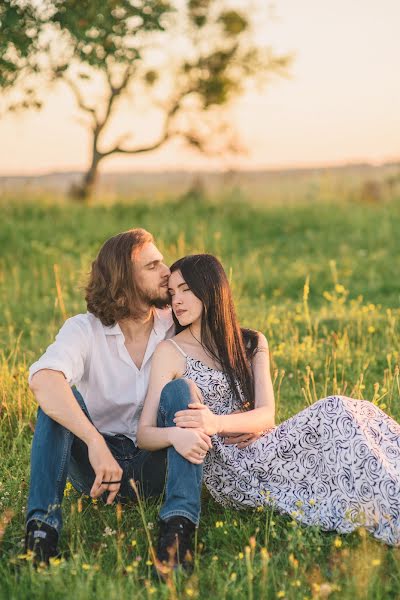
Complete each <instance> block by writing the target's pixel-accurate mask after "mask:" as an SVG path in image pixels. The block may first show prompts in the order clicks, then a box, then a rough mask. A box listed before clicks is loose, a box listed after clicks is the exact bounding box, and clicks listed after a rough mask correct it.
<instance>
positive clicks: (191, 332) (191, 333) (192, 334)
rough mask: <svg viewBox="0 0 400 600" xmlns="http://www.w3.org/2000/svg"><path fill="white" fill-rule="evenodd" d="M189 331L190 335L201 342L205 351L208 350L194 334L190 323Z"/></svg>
mask: <svg viewBox="0 0 400 600" xmlns="http://www.w3.org/2000/svg"><path fill="white" fill-rule="evenodd" d="M189 331H190V335H191V336H192V338H194V339H195V340H196V342H197V343H198V344H200V346H201V347H202V348H203V350H204V351H206V349H205V348H204V346H203V344H202V343H201V341H200V340H198V339H197V337H196V336H195V335H194V333H193V331H192V328H191V326H190V325H189Z"/></svg>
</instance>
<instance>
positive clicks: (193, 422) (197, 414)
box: [174, 403, 220, 436]
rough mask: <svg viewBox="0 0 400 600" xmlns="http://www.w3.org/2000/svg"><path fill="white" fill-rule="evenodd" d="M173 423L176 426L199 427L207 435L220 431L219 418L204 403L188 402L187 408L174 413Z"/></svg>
mask: <svg viewBox="0 0 400 600" xmlns="http://www.w3.org/2000/svg"><path fill="white" fill-rule="evenodd" d="M174 423H175V425H176V426H177V427H182V428H195V429H201V430H202V431H204V433H206V434H207V435H208V436H209V435H214V434H215V433H218V432H219V431H220V418H219V416H218V415H215V414H214V413H213V412H211V410H210V409H209V408H208V406H205V405H204V404H198V403H193V404H188V410H179V411H178V412H176V413H175V419H174Z"/></svg>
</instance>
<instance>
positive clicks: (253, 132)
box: [0, 0, 400, 174]
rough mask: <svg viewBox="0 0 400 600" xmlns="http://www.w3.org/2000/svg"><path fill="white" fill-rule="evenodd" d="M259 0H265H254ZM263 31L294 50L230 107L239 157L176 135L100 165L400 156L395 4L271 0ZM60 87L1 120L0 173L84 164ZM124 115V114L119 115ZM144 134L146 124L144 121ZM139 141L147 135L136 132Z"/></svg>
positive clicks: (78, 132)
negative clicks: (198, 147) (201, 151)
mask: <svg viewBox="0 0 400 600" xmlns="http://www.w3.org/2000/svg"><path fill="white" fill-rule="evenodd" d="M260 1H264V0H260ZM275 14H276V16H275V17H274V18H273V19H272V20H271V21H270V22H269V25H268V31H266V32H264V33H263V35H265V36H267V39H268V41H270V43H271V45H272V46H273V48H274V49H275V50H278V51H280V52H293V53H295V55H296V56H295V60H294V63H293V65H292V67H291V77H290V79H276V80H274V81H271V83H270V84H269V86H268V87H267V88H266V90H265V92H263V93H262V94H256V93H255V92H252V93H251V94H248V95H246V96H245V97H242V98H241V99H240V100H238V101H236V102H235V105H234V106H233V107H232V108H231V109H230V111H231V115H232V122H233V124H234V126H235V127H236V129H237V131H239V133H240V136H241V139H242V142H243V143H244V145H245V146H246V147H247V148H248V153H247V155H245V156H237V157H231V156H225V157H219V158H208V159H207V158H204V157H202V156H199V155H197V154H196V153H195V152H194V151H192V150H187V149H185V148H183V147H182V146H181V145H180V144H178V143H171V144H169V145H168V146H165V147H164V148H163V149H161V150H159V151H157V152H153V153H152V154H148V155H141V156H137V157H135V156H131V157H125V156H124V157H121V156H119V157H118V156H115V157H112V158H110V159H109V160H107V161H105V162H104V163H103V164H102V167H101V168H102V170H103V171H130V170H135V169H138V170H144V169H145V170H148V169H157V170H159V169H171V168H178V169H181V168H186V169H192V168H207V169H221V168H222V169H225V168H246V169H247V168H250V169H252V168H276V167H292V166H309V165H314V164H318V165H326V164H340V163H344V162H359V161H367V162H373V163H380V162H383V161H386V160H399V159H400V76H399V72H400V66H399V65H400V35H399V25H400V2H399V1H398V0H382V2H377V1H376V0H350V1H349V0H303V2H298V1H295V0H277V1H276V2H275ZM76 116H77V112H76V110H75V109H74V103H73V99H72V98H71V96H70V95H69V93H68V92H67V91H66V90H61V89H60V90H59V91H58V92H57V93H53V94H51V95H48V97H47V103H46V106H45V108H44V109H43V110H42V111H41V112H38V113H34V112H26V113H23V114H20V115H18V117H16V116H8V117H6V118H3V119H2V120H1V121H0V140H1V144H0V173H1V174H35V173H47V172H49V171H67V170H81V169H84V168H85V166H86V164H87V160H88V158H87V157H88V151H87V148H88V136H87V134H86V132H85V130H84V129H83V128H82V127H81V126H80V125H79V124H78V122H77V119H76ZM119 119H121V122H124V123H126V122H129V119H130V115H129V113H127V112H126V113H121V114H120V116H119ZM143 123H144V124H143V126H142V127H143V130H142V132H141V135H143V134H145V133H146V131H147V132H148V131H150V130H151V129H149V127H150V128H151V124H149V123H146V120H145V119H143ZM137 139H138V142H141V141H143V138H140V135H139V134H138V138H137Z"/></svg>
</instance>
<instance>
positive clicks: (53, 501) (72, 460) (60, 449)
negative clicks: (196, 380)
mask: <svg viewBox="0 0 400 600" xmlns="http://www.w3.org/2000/svg"><path fill="white" fill-rule="evenodd" d="M73 392H74V395H75V398H76V400H77V402H78V403H79V405H80V406H81V408H82V410H83V411H84V413H85V414H86V416H87V417H88V419H89V420H91V419H90V415H89V413H88V411H87V408H86V406H85V403H84V400H83V398H82V396H81V395H80V394H79V392H78V391H77V390H73ZM190 400H191V398H190V391H189V387H188V385H187V383H186V382H185V381H184V380H183V379H177V380H175V381H171V382H170V383H168V384H167V385H166V386H165V387H164V389H163V391H162V393H161V398H160V406H159V411H158V417H157V425H158V426H159V427H174V426H175V423H174V422H173V418H174V416H175V413H176V412H177V411H178V410H183V409H185V408H187V405H188V404H189V402H190ZM110 410H112V407H110ZM102 435H103V437H104V439H105V441H106V443H107V445H108V447H109V449H110V451H111V452H112V454H113V456H114V458H115V459H116V460H117V462H118V463H119V465H120V467H121V468H122V470H123V476H122V483H121V487H120V490H119V492H118V495H117V496H116V501H119V502H121V503H124V504H125V503H127V502H129V501H136V494H135V492H134V490H133V489H132V487H131V485H130V483H129V480H130V479H134V480H135V481H136V482H138V487H139V489H140V492H141V494H142V495H143V496H144V497H146V498H148V497H154V496H160V495H161V494H162V493H163V492H164V489H165V497H164V503H163V505H162V507H161V511H160V518H161V519H169V518H170V517H173V516H177V515H180V516H184V517H187V518H188V519H190V520H191V521H192V522H193V523H194V524H195V525H198V524H199V518H200V495H201V484H202V475H203V467H202V465H195V464H193V463H191V462H189V461H188V460H186V459H185V458H183V456H181V455H180V454H179V453H178V452H177V451H176V450H175V448H174V447H173V446H170V447H169V448H165V449H162V450H158V451H156V452H148V451H147V450H141V449H140V448H138V447H137V446H135V444H134V443H133V441H132V440H130V439H129V438H127V437H125V436H124V435H105V434H102ZM67 477H68V479H69V480H70V481H71V483H72V485H73V486H74V488H75V489H76V490H77V491H78V492H80V493H82V494H87V495H89V493H90V489H91V487H92V485H93V482H94V479H95V473H94V471H93V468H92V466H91V464H90V462H89V458H88V450H87V446H86V444H85V443H84V442H83V441H82V440H81V439H80V438H78V437H77V436H75V435H74V434H73V433H72V432H71V431H69V430H68V429H65V427H63V426H62V425H60V424H59V423H57V422H56V421H53V420H52V419H51V418H50V417H48V416H47V415H46V414H45V413H44V412H43V411H42V409H41V408H39V410H38V416H37V423H36V428H35V433H34V436H33V442H32V451H31V478H30V487H29V498H28V506H27V516H26V521H27V523H28V522H29V521H31V520H32V519H37V520H39V521H44V522H45V523H47V524H48V525H51V526H52V527H54V528H55V529H56V530H57V531H58V532H60V531H61V528H62V511H61V504H62V500H63V497H64V489H65V485H66V481H67ZM107 496H108V493H104V494H103V496H102V499H103V500H104V501H105V500H106V499H107Z"/></svg>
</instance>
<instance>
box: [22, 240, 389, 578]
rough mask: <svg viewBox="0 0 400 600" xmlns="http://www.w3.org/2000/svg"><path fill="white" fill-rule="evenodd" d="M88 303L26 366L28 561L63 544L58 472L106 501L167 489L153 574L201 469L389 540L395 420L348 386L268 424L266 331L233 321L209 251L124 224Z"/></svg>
mask: <svg viewBox="0 0 400 600" xmlns="http://www.w3.org/2000/svg"><path fill="white" fill-rule="evenodd" d="M86 302H87V308H88V312H87V313H86V314H80V315H76V316H74V317H72V318H70V319H68V320H67V321H66V322H65V324H64V325H63V326H62V328H61V329H60V332H59V333H58V335H57V337H56V340H55V342H54V343H53V344H51V345H50V346H49V347H48V349H47V350H46V352H45V353H44V354H43V356H42V357H41V358H40V359H39V360H38V361H37V362H35V363H34V364H33V365H32V366H31V368H30V379H29V381H30V387H31V389H32V391H33V393H34V394H35V396H36V399H37V401H38V403H39V406H40V408H39V410H38V418H37V424H36V428H35V434H34V438H33V444H32V454H31V479H30V490H29V500H28V507H27V531H26V538H25V540H26V541H25V543H26V548H25V550H26V551H27V552H28V551H32V552H33V557H34V561H35V563H36V564H37V563H38V562H41V561H43V562H45V563H48V562H49V559H50V558H51V557H53V556H57V554H58V548H57V544H58V537H59V534H60V530H61V527H62V512H61V503H62V499H63V495H64V488H65V485H66V481H67V478H69V480H70V481H71V483H72V485H73V486H74V487H75V488H76V490H78V492H79V493H83V494H88V495H90V496H91V497H92V498H102V499H103V500H104V501H105V502H106V503H107V504H111V503H112V502H113V501H114V500H117V501H119V502H121V503H127V502H129V501H136V499H137V497H136V493H137V489H139V493H140V494H142V495H143V496H144V497H156V496H160V495H162V494H163V493H164V499H163V504H162V508H161V511H160V529H159V537H158V545H157V551H156V559H155V563H156V567H157V568H158V569H159V572H160V573H162V574H163V573H165V572H167V571H168V570H171V569H175V568H176V567H177V566H178V565H181V566H182V567H183V568H184V569H187V568H190V564H191V557H192V552H193V534H194V530H195V528H196V527H197V526H198V525H199V520H200V510H201V505H200V498H201V488H202V485H203V484H204V485H205V486H206V487H207V489H208V490H209V492H210V494H211V495H212V497H213V498H214V499H215V500H216V502H218V503H220V504H222V505H223V506H227V507H233V508H236V509H246V508H256V507H259V506H270V507H273V508H274V509H275V510H277V511H278V512H280V513H288V514H290V515H291V516H292V517H293V518H295V519H297V520H298V521H299V522H301V523H303V524H306V525H317V526H320V527H321V528H322V529H324V530H335V531H337V532H340V533H345V532H349V531H352V530H354V529H355V528H356V527H358V526H359V525H363V526H364V527H365V528H366V529H367V530H369V531H370V532H371V533H372V534H373V535H374V536H375V537H376V538H378V539H380V540H382V541H384V542H386V543H387V544H391V545H399V544H400V502H399V498H400V425H399V424H398V423H396V422H395V421H394V420H393V419H391V418H390V417H389V416H388V415H387V414H385V413H384V412H383V411H382V410H380V409H379V408H378V407H377V406H375V405H373V404H372V403H371V402H369V401H364V400H354V399H352V398H348V397H346V396H329V397H327V398H323V399H321V400H319V401H318V402H315V403H314V404H312V405H311V406H308V407H307V408H305V409H304V410H302V411H301V412H299V413H298V414H296V415H294V416H293V417H291V418H290V419H288V420H287V421H285V422H283V423H281V424H280V425H275V412H274V392H273V386H272V382H271V377H270V371H269V351H268V344H267V340H266V339H265V337H264V335H263V334H262V333H260V332H257V331H253V330H250V329H243V328H241V327H240V326H239V323H238V321H237V317H236V314H235V308H234V304H233V301H232V295H231V290H230V288H229V283H228V280H227V277H226V274H225V272H224V269H223V267H222V265H221V264H220V262H219V261H218V260H217V258H215V257H214V256H211V255H209V254H197V255H192V256H186V257H184V258H181V259H180V260H178V261H177V262H175V263H174V264H173V265H172V266H171V267H170V268H168V267H167V266H166V265H165V264H164V262H163V256H162V255H161V253H160V252H159V250H158V249H157V247H156V246H155V245H154V242H153V238H152V236H151V235H150V233H148V232H147V231H145V230H143V229H131V230H129V231H126V232H123V233H120V234H119V235H116V236H114V237H112V238H111V239H109V240H107V241H106V242H105V243H104V245H103V246H102V248H101V250H100V252H99V254H98V256H97V258H96V260H95V261H94V262H93V264H92V270H91V274H90V279H89V282H88V285H87V288H86ZM132 480H133V482H136V484H135V483H133V485H132Z"/></svg>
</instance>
